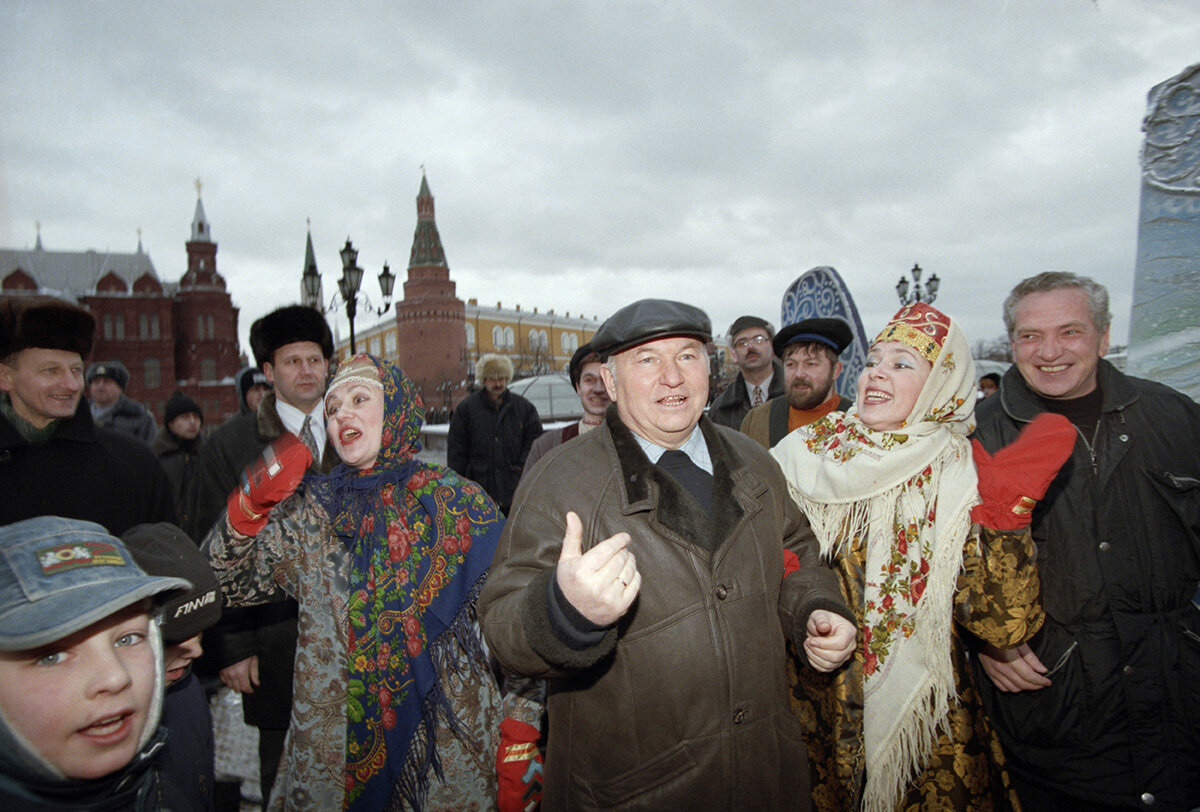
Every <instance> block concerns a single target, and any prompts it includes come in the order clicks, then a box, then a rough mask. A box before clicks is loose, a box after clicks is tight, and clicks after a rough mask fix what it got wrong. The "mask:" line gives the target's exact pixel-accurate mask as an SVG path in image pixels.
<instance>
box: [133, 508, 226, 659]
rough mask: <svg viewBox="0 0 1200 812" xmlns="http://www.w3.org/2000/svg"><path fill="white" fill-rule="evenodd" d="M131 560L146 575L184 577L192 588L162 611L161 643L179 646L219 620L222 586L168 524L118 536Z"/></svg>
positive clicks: (200, 556) (198, 554)
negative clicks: (177, 644)
mask: <svg viewBox="0 0 1200 812" xmlns="http://www.w3.org/2000/svg"><path fill="white" fill-rule="evenodd" d="M121 540H122V541H124V542H125V546H126V547H127V548H128V549H129V553H130V554H131V555H132V556H133V560H134V561H135V562H137V565H138V566H139V567H141V568H142V569H143V570H145V571H146V573H147V574H149V575H162V576H167V577H171V578H184V579H186V580H188V581H190V582H191V583H192V588H191V589H189V590H187V591H186V592H184V593H183V594H180V595H173V596H171V597H169V598H168V599H167V601H166V602H165V603H164V604H163V608H162V636H163V642H164V643H168V644H169V643H182V642H183V641H184V640H187V639H188V638H190V637H194V636H195V635H197V634H199V633H200V632H202V631H204V630H205V629H207V628H208V627H209V626H212V625H214V624H215V623H216V622H217V621H218V620H220V619H221V585H220V584H219V583H218V582H217V576H216V575H214V574H213V571H212V567H211V566H209V563H208V557H207V556H205V555H204V554H203V553H202V552H200V549H199V548H198V547H196V545H195V543H194V542H193V541H192V540H191V538H190V537H189V536H188V534H187V533H184V532H183V531H182V530H180V529H179V528H178V527H176V526H175V525H173V524H171V523H170V522H159V523H157V524H139V525H135V526H134V527H131V528H129V529H128V530H126V531H125V532H124V533H122V534H121Z"/></svg>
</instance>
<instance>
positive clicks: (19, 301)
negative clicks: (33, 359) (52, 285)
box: [0, 296, 96, 361]
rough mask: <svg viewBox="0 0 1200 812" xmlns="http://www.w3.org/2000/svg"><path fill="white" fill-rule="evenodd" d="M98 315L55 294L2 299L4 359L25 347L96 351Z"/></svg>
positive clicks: (0, 333) (1, 354) (0, 341)
mask: <svg viewBox="0 0 1200 812" xmlns="http://www.w3.org/2000/svg"><path fill="white" fill-rule="evenodd" d="M95 332H96V319H95V318H93V316H92V314H91V313H89V312H87V311H86V310H84V309H83V308H82V307H79V306H78V305H73V304H71V303H69V302H64V301H63V300H62V299H55V298H54V297H52V296H29V297H24V296H19V297H13V298H9V299H5V300H3V301H0V361H3V360H6V359H8V358H9V357H10V356H12V355H13V354H15V353H18V352H20V351H21V350H27V349H29V348H31V347H40V348H42V349H45V350H64V351H66V352H77V353H79V357H80V358H86V357H87V356H88V354H89V353H90V352H91V351H92V338H93V335H94V334H95Z"/></svg>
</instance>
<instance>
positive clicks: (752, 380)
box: [708, 316, 783, 429]
mask: <svg viewBox="0 0 1200 812" xmlns="http://www.w3.org/2000/svg"><path fill="white" fill-rule="evenodd" d="M774 336H775V331H774V330H772V329H771V325H770V323H769V322H767V321H766V320H764V319H760V318H759V317H758V316H739V317H738V318H737V319H736V320H735V321H734V322H733V324H732V325H730V327H729V344H730V346H731V347H732V348H733V360H734V361H736V362H737V365H738V369H739V372H738V374H737V377H736V378H734V379H733V382H732V383H730V384H729V386H726V387H725V389H724V390H722V392H721V394H719V395H717V397H716V398H715V399H714V400H713V402H712V406H709V407H708V416H709V418H711V419H712V421H713V422H714V423H716V424H718V425H721V426H729V428H731V429H736V428H739V427H740V426H741V425H742V420H743V419H744V418H745V417H746V413H747V412H749V411H750V410H751V409H753V408H754V407H755V406H760V405H762V404H763V403H765V402H766V401H767V400H768V399H770V398H775V397H779V396H780V395H782V394H783V367H781V366H780V364H779V361H777V360H776V359H775V355H774V353H772V352H771V339H772V338H774Z"/></svg>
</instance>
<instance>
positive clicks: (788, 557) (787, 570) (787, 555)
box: [783, 548, 800, 578]
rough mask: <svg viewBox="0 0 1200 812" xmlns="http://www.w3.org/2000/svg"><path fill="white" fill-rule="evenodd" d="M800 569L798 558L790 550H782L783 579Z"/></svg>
mask: <svg viewBox="0 0 1200 812" xmlns="http://www.w3.org/2000/svg"><path fill="white" fill-rule="evenodd" d="M798 569H800V556H798V555H796V554H795V553H793V552H792V551H791V550H789V549H787V548H784V550H783V577H784V578H786V577H788V576H789V575H791V574H792V573H793V572H795V571H796V570H798Z"/></svg>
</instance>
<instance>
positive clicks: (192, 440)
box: [151, 392, 204, 526]
mask: <svg viewBox="0 0 1200 812" xmlns="http://www.w3.org/2000/svg"><path fill="white" fill-rule="evenodd" d="M203 428H204V414H203V413H202V412H201V410H200V404H199V403H197V402H196V401H194V400H192V399H191V398H189V397H188V396H187V395H185V394H183V393H182V392H175V393H174V394H173V395H171V397H169V398H168V399H167V405H166V408H165V409H164V410H163V427H162V428H161V429H160V430H159V432H158V436H157V437H155V438H154V444H153V445H152V446H151V448H152V449H154V455H155V456H156V457H158V459H159V462H161V463H162V466H163V469H164V470H165V471H166V472H167V476H168V477H170V478H171V487H172V488H173V489H174V493H175V512H176V513H177V514H178V515H179V524H180V526H185V525H187V524H188V521H189V518H188V514H189V511H190V510H191V504H190V502H191V498H190V488H191V482H192V479H194V478H195V476H196V466H197V463H198V462H199V460H200V447H201V446H202V445H204V436H203V435H202V434H201V433H200V432H201V429H203Z"/></svg>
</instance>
